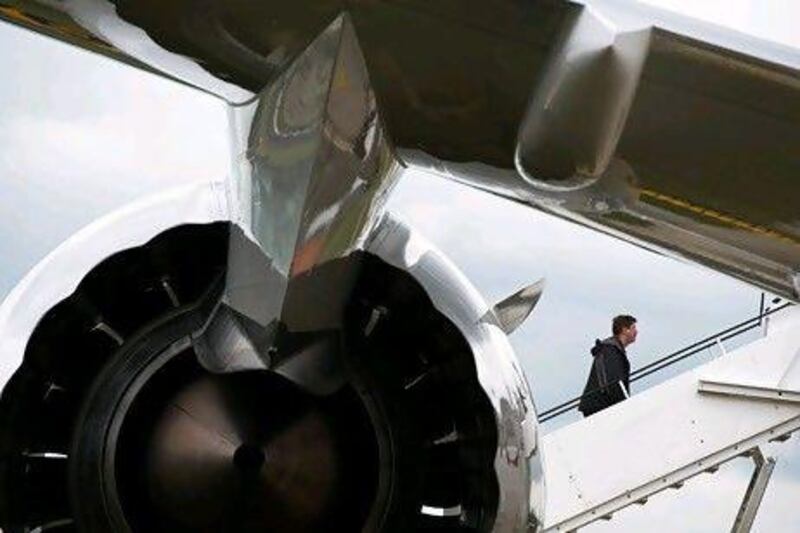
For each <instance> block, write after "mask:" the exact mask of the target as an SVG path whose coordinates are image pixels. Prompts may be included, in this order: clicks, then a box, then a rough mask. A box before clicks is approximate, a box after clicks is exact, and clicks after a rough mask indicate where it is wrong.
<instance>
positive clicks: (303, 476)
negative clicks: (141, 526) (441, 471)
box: [116, 373, 354, 531]
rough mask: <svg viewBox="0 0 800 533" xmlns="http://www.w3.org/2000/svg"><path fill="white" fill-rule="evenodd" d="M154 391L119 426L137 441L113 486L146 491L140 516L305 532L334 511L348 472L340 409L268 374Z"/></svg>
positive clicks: (178, 524) (198, 526)
mask: <svg viewBox="0 0 800 533" xmlns="http://www.w3.org/2000/svg"><path fill="white" fill-rule="evenodd" d="M158 385H159V384H158V383H156V382H154V383H153V387H152V388H149V391H147V392H148V395H147V396H143V397H142V401H141V402H140V405H137V406H135V409H134V410H132V411H131V413H130V417H129V419H128V420H127V421H126V424H125V425H124V426H123V434H122V435H123V439H128V438H129V437H130V436H131V435H134V434H137V435H139V436H140V437H142V439H141V441H140V442H141V443H142V445H140V446H137V448H136V449H131V447H128V446H126V445H125V444H124V443H123V444H122V445H121V446H120V447H119V448H118V450H119V452H118V454H117V457H116V462H117V464H118V465H124V466H123V467H122V468H120V467H118V468H117V472H118V477H117V482H118V484H120V485H123V486H130V487H131V488H132V489H133V490H131V491H130V492H131V493H138V494H146V495H147V496H146V498H145V502H143V503H144V507H145V508H146V513H145V514H147V515H151V516H154V518H155V519H156V520H157V523H160V524H164V523H168V524H171V526H172V528H173V529H185V530H193V531H198V530H204V531H205V530H217V531H219V530H223V529H231V528H234V529H237V530H247V531H269V530H286V529H287V528H289V529H292V530H297V531H303V530H310V529H313V528H314V526H315V524H318V523H319V520H320V519H322V518H323V517H324V516H325V515H326V514H328V513H329V512H330V511H331V510H332V508H333V507H335V504H336V499H337V496H336V494H337V487H341V486H346V485H348V480H346V479H344V478H345V477H346V476H348V475H351V476H352V474H353V473H354V471H351V472H350V473H349V474H348V472H346V471H343V470H342V468H343V467H344V466H346V464H347V463H348V459H347V458H346V457H344V455H346V453H347V452H346V450H344V449H343V446H342V445H340V441H341V440H342V439H343V436H342V435H336V432H337V431H339V430H340V429H341V422H342V420H343V418H345V417H346V416H347V414H346V413H335V412H333V411H332V410H326V409H323V408H321V407H320V406H319V405H315V402H314V401H312V400H311V399H310V398H308V397H306V396H304V395H303V394H302V393H301V392H300V391H299V390H297V389H295V388H294V387H292V386H290V385H289V384H288V383H286V382H285V381H284V380H283V379H282V378H280V377H278V376H275V375H271V374H268V373H247V374H233V375H219V376H214V375H203V374H201V375H200V376H198V378H197V379H195V380H194V381H192V382H191V383H188V384H186V385H184V386H183V387H182V388H181V389H180V390H179V391H178V392H177V393H175V394H172V395H163V396H161V395H159V394H158V392H157V390H156V387H158ZM143 392H144V391H143ZM158 396H161V399H160V400H159V401H153V398H156V397H158ZM337 417H339V418H338V419H336V420H335V418H337ZM337 425H338V426H339V427H337ZM140 511H141V509H140Z"/></svg>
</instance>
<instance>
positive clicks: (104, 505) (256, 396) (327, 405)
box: [0, 187, 543, 531]
mask: <svg viewBox="0 0 800 533" xmlns="http://www.w3.org/2000/svg"><path fill="white" fill-rule="evenodd" d="M220 194H221V193H220V191H219V189H218V188H214V187H210V188H208V187H199V188H187V189H185V190H183V191H180V192H177V193H169V194H165V195H162V196H161V197H159V198H158V199H155V200H150V201H146V202H143V203H141V204H138V205H136V206H132V207H130V208H126V209H125V210H123V211H121V212H119V213H116V214H114V215H111V216H109V217H107V218H106V219H103V220H100V221H98V222H96V223H95V224H93V225H92V226H90V227H89V228H87V229H86V230H84V231H82V232H81V233H80V234H78V235H76V236H75V237H74V238H73V239H70V240H69V241H67V242H66V243H65V244H64V245H63V246H62V247H60V248H59V249H58V250H56V251H55V252H54V253H53V254H51V256H49V257H48V258H47V259H45V260H44V261H43V262H42V264H40V265H39V266H37V267H36V268H35V269H34V271H32V273H31V274H30V275H29V276H28V277H27V278H26V279H25V280H23V282H22V283H21V284H20V286H19V287H17V289H15V291H13V293H12V294H11V295H10V296H9V298H8V299H7V300H6V302H5V303H4V304H3V306H2V308H0V339H1V340H0V342H2V344H0V346H1V347H2V350H0V354H2V361H3V362H4V363H5V364H4V366H3V367H2V372H3V374H2V376H0V379H2V385H3V394H2V400H1V401H0V454H2V455H1V457H2V471H0V506H1V507H0V512H2V515H0V524H1V525H2V528H3V530H6V531H25V530H33V529H35V528H37V527H42V528H45V527H48V528H49V527H54V526H58V527H61V528H63V529H64V530H77V531H109V530H115V531H116V530H118V531H153V530H163V529H169V530H171V531H212V530H220V529H226V530H239V531H261V530H285V531H319V530H320V529H325V528H327V527H331V526H330V525H329V524H335V525H336V526H335V527H336V529H338V530H363V531H379V530H380V531H413V530H425V531H445V530H446V531H489V530H496V531H519V530H524V529H527V528H529V527H532V528H535V527H536V524H537V523H538V522H539V521H541V517H542V511H543V509H542V506H543V487H542V484H543V481H542V472H541V458H540V455H539V450H538V449H537V438H538V437H537V434H536V430H537V428H536V415H535V412H534V407H533V404H532V402H531V394H530V392H529V390H528V387H527V385H526V382H525V380H524V377H523V375H522V372H521V371H520V369H519V366H518V363H517V362H516V359H515V357H514V354H513V351H512V349H511V347H510V345H509V343H508V340H507V338H506V335H505V334H504V333H503V331H502V330H501V329H500V328H499V327H498V326H497V325H496V321H494V320H492V312H491V309H490V308H489V306H487V305H486V303H485V302H484V301H483V299H482V298H481V297H480V295H479V294H478V293H477V291H476V290H475V289H474V288H473V287H472V286H471V285H470V284H469V282H468V281H467V280H466V279H465V278H464V276H463V275H462V274H461V273H460V272H459V271H458V270H457V269H456V268H455V267H454V266H453V265H452V264H451V263H450V262H449V261H448V260H447V259H446V258H445V257H444V256H443V255H442V254H441V253H439V252H438V251H437V250H436V249H435V248H434V247H433V246H432V245H431V244H430V243H428V242H427V241H425V240H424V239H423V238H422V237H421V236H420V235H419V234H418V233H417V232H415V231H414V230H412V229H411V228H410V227H409V226H408V225H406V224H404V223H402V222H400V221H398V220H397V219H395V218H393V217H391V216H385V217H383V219H382V220H381V222H380V223H379V224H378V225H377V227H376V229H375V230H374V231H373V232H372V233H371V234H370V236H369V239H368V241H367V243H366V244H365V246H364V247H363V250H360V251H358V252H355V253H354V254H352V255H351V256H350V257H349V258H348V259H347V260H348V261H354V262H356V263H357V265H358V268H357V272H358V275H357V278H356V281H355V283H354V284H353V287H352V290H351V291H350V293H349V294H350V297H349V300H348V302H347V305H346V307H345V312H344V315H343V317H344V320H343V321H342V324H341V326H340V327H339V328H338V329H337V331H335V332H333V334H332V335H326V337H325V338H326V341H325V343H319V344H312V345H313V346H314V349H313V350H311V351H310V352H309V354H308V355H306V357H309V358H311V359H313V360H314V361H315V362H316V363H315V364H317V363H318V364H321V365H323V366H324V365H325V364H326V361H328V360H332V359H337V361H336V365H337V366H338V367H340V368H344V369H345V371H344V376H345V377H344V382H343V383H342V384H340V386H337V387H334V388H333V389H332V390H331V391H325V392H323V393H320V392H319V391H309V390H308V389H307V388H305V387H303V386H302V384H298V383H297V382H296V380H293V379H289V378H287V377H286V376H287V375H292V374H291V372H289V373H288V374H287V372H285V371H284V370H283V369H282V368H281V367H280V365H276V366H275V367H274V368H265V369H255V370H244V371H238V372H228V373H215V372H211V371H209V370H208V369H207V368H206V367H205V366H203V365H202V364H201V361H199V358H198V356H197V354H198V350H199V348H198V347H199V344H200V339H201V338H202V334H203V332H204V331H205V330H206V329H207V328H208V327H209V318H210V317H211V316H212V315H213V313H214V311H215V309H218V308H219V302H220V298H221V295H222V294H223V292H224V290H223V285H224V282H223V280H224V276H225V271H226V268H228V263H227V254H228V247H229V239H230V235H231V232H232V231H236V227H235V226H233V225H232V224H231V223H230V222H229V221H227V220H225V219H224V213H223V212H222V211H220V210H218V209H216V208H214V207H213V206H215V205H218V202H216V201H214V199H215V197H216V196H219V195H220ZM176 206H183V207H184V208H179V207H176ZM187 206H188V207H187ZM144 221H147V222H146V223H145V222H144ZM134 222H135V223H136V228H135V229H130V228H131V224H132V223H134ZM143 224H144V227H143ZM307 304H308V305H309V306H315V305H323V303H322V302H314V301H309V302H307ZM223 340H224V339H223ZM238 341H239V339H237V338H236V337H229V338H228V340H227V342H228V343H229V345H232V344H235V343H236V342H238ZM331 343H333V344H331ZM233 348H235V346H233ZM280 349H283V348H280ZM279 355H280V354H276V360H279V359H280V357H279Z"/></svg>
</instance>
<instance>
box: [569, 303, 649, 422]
mask: <svg viewBox="0 0 800 533" xmlns="http://www.w3.org/2000/svg"><path fill="white" fill-rule="evenodd" d="M611 331H612V333H613V336H612V337H609V338H607V339H606V340H604V341H599V340H597V341H595V345H594V347H593V348H592V359H593V362H592V369H591V370H590V371H589V379H588V380H587V382H586V387H585V388H584V390H583V396H582V397H581V402H580V404H579V405H578V410H579V411H580V412H581V413H583V416H589V415H593V414H594V413H596V412H598V411H602V410H603V409H605V408H606V407H611V406H612V405H614V404H615V403H619V402H621V401H622V400H624V399H625V398H627V397H628V396H630V387H629V384H628V380H629V378H630V373H631V364H630V362H629V361H628V356H627V354H626V353H625V349H626V348H627V347H628V346H629V345H631V344H633V343H634V342H635V341H636V335H637V331H636V319H635V318H634V317H632V316H630V315H620V316H617V317H615V318H614V320H613V322H612V324H611Z"/></svg>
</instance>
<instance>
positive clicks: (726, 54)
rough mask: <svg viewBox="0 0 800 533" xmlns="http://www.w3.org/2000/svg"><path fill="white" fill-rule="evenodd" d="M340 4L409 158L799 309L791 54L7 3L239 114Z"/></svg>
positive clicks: (16, 15) (665, 28)
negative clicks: (759, 289)
mask: <svg viewBox="0 0 800 533" xmlns="http://www.w3.org/2000/svg"><path fill="white" fill-rule="evenodd" d="M342 11H347V12H348V13H349V14H350V17H351V19H352V21H353V25H354V27H355V31H356V34H357V36H358V39H359V41H360V43H361V48H362V50H363V51H364V55H365V60H366V64H367V67H368V70H369V77H370V81H371V83H372V85H373V86H374V89H375V93H376V97H377V100H378V104H379V107H380V109H381V115H382V117H383V118H384V121H385V124H386V128H387V131H388V135H389V136H390V138H391V140H392V143H393V146H394V151H395V153H396V155H397V156H398V157H399V159H400V160H401V161H402V162H404V163H405V164H406V165H416V166H421V167H424V168H427V169H429V170H432V171H435V172H437V173H439V174H442V175H445V176H447V177H449V178H452V179H456V180H458V181H461V182H464V183H467V184H469V185H471V186H475V187H478V188H481V189H483V190H486V191H489V192H492V193H495V194H499V195H502V196H504V197H508V198H511V199H513V200H516V201H519V202H523V203H526V204H530V205H531V206H534V207H536V208H539V209H542V210H545V211H547V212H550V213H553V214H555V215H557V216H561V217H564V218H567V219H569V220H572V221H575V222H577V223H580V224H583V225H587V226H591V227H594V228H596V229H599V230H601V231H604V232H607V233H611V234H614V235H616V236H619V237H621V238H623V239H626V240H629V241H632V242H635V243H637V244H640V245H643V246H645V247H647V248H650V249H653V250H656V251H660V252H665V253H670V254H672V255H677V256H680V257H683V258H686V259H688V260H691V261H694V262H697V263H700V264H703V265H706V266H708V267H711V268H713V269H715V270H718V271H721V272H724V273H727V274H730V275H733V276H736V277H738V278H740V279H743V280H746V281H748V282H750V283H753V284H756V285H759V286H761V287H763V288H765V289H767V290H769V291H771V292H774V293H776V294H779V295H781V296H784V297H787V298H790V299H794V300H795V301H797V300H798V299H799V298H800V209H798V207H797V197H798V190H800V187H798V176H800V75H799V74H798V68H799V67H800V55H798V54H797V53H795V52H794V51H792V50H790V49H787V48H783V47H781V46H778V45H770V44H767V43H764V42H760V41H758V40H756V39H752V38H749V37H747V36H744V35H741V34H737V33H735V32H732V31H726V30H722V29H720V28H717V27H714V26H711V25H707V24H701V23H698V22H695V21H691V20H688V19H684V18H681V17H678V16H667V15H665V14H664V13H662V12H659V11H656V10H652V9H645V8H641V7H637V6H635V5H634V4H630V5H628V4H623V3H621V2H609V3H606V4H601V5H598V6H593V7H587V6H585V5H582V4H578V3H572V2H561V1H529V2H519V1H516V0H500V1H495V2H491V3H488V2H482V1H477V0H470V1H461V0H440V1H437V2H426V1H423V0H374V1H369V2H368V1H356V2H344V1H338V2H337V1H327V0H300V1H294V2H285V1H279V0H264V1H258V2H256V1H253V0H233V1H230V0H228V1H223V0H207V1H205V2H202V3H199V4H198V3H197V2H194V1H189V0H171V1H168V2H164V1H162V0H136V1H131V0H118V1H115V2H111V1H107V0H67V1H63V2H54V1H49V0H39V1H31V0H4V2H3V3H2V4H0V16H1V17H2V18H4V19H6V20H8V21H11V22H13V23H16V24H20V25H23V26H25V27H28V28H32V29H34V30H36V31H40V32H42V33H45V34H48V35H51V36H54V37H57V38H59V39H63V40H66V41H68V42H71V43H73V44H77V45H79V46H83V47H86V48H88V49H90V50H94V51H96V52H99V53H102V54H106V55H109V56H111V57H113V58H115V59H119V60H123V61H126V62H128V63H131V64H133V65H136V66H139V67H141V68H145V69H147V70H149V71H151V72H156V73H159V74H161V75H165V76H168V77H171V78H173V79H176V80H179V81H181V82H183V83H186V84H189V85H192V86H195V87H197V88H199V89H201V90H204V91H206V92H209V93H211V94H214V95H217V96H219V97H221V98H223V99H225V100H226V101H228V102H229V103H230V104H231V105H234V106H235V105H239V104H242V103H245V102H247V101H249V100H251V99H252V97H253V96H254V95H255V94H257V93H258V92H259V91H260V90H261V89H262V88H263V87H265V86H266V85H267V84H268V83H269V82H270V81H271V80H274V79H275V78H276V77H277V76H278V75H279V74H280V73H281V72H283V71H284V70H285V69H287V68H291V67H290V66H289V65H290V64H291V62H292V60H293V59H294V58H295V57H297V56H298V54H299V53H300V52H301V51H302V50H303V49H304V48H305V47H306V46H307V45H308V44H309V43H310V42H311V41H312V40H313V39H314V37H315V36H316V35H317V34H318V33H319V32H320V31H322V30H323V29H324V28H325V27H326V26H327V25H328V24H329V23H330V21H331V20H333V19H334V18H335V17H336V16H337V15H338V14H339V13H341V12H342ZM297 105H298V106H302V105H303V103H302V102H297ZM531 231H535V228H531Z"/></svg>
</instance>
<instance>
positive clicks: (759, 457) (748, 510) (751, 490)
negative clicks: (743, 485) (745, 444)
mask: <svg viewBox="0 0 800 533" xmlns="http://www.w3.org/2000/svg"><path fill="white" fill-rule="evenodd" d="M751 457H752V458H753V462H754V463H755V464H756V468H755V470H754V471H753V477H752V478H750V485H748V487H747V492H745V493H744V499H743V500H742V505H741V506H740V507H739V512H738V513H737V514H736V520H735V521H734V522H733V528H731V533H748V532H749V531H750V529H751V528H752V527H753V522H754V521H755V519H756V513H758V508H759V506H760V505H761V500H762V499H763V498H764V492H766V490H767V484H768V483H769V479H770V477H771V476H772V470H773V469H774V468H775V458H773V457H764V454H763V453H761V448H758V447H756V448H753V450H752V454H751Z"/></svg>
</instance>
